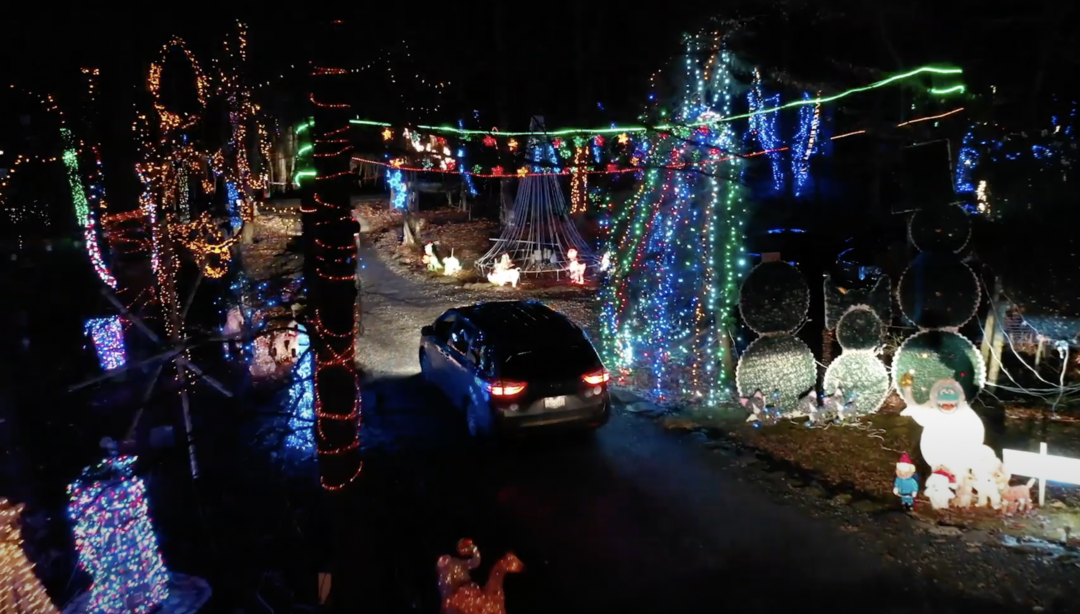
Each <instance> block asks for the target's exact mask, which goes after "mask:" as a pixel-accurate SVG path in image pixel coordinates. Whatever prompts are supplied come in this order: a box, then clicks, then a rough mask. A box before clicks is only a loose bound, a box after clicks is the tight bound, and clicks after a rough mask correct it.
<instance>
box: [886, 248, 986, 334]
mask: <svg viewBox="0 0 1080 614" xmlns="http://www.w3.org/2000/svg"><path fill="white" fill-rule="evenodd" d="M896 294H897V298H898V299H899V302H900V310H901V311H902V312H903V314H904V317H905V318H906V319H907V320H908V321H909V322H911V323H912V324H914V325H916V326H918V327H919V328H921V329H933V328H948V329H957V328H960V327H961V326H963V325H964V324H966V323H967V322H968V320H970V319H971V318H972V317H974V316H975V312H976V311H977V310H978V309H979V297H980V296H981V291H980V286H979V279H978V278H977V277H976V276H975V272H974V271H972V270H971V267H969V266H968V265H966V264H964V263H963V262H961V260H960V259H959V258H958V257H956V256H955V255H953V254H947V253H942V252H922V253H921V254H919V255H918V256H916V257H915V260H913V261H912V262H911V264H910V265H909V266H908V268H907V270H905V271H904V274H903V275H902V276H901V277H900V284H899V285H898V286H897V289H896Z"/></svg>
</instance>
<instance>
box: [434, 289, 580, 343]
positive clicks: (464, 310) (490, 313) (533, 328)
mask: <svg viewBox="0 0 1080 614" xmlns="http://www.w3.org/2000/svg"><path fill="white" fill-rule="evenodd" d="M454 311H456V312H458V313H460V314H461V315H463V316H465V317H466V318H467V319H468V320H469V321H470V322H472V323H473V324H474V325H475V326H476V327H477V328H479V329H480V331H481V332H482V333H483V334H484V336H485V337H488V338H489V340H490V341H493V342H494V343H495V344H496V345H501V346H508V345H521V344H527V343H534V342H536V341H540V340H543V341H545V342H551V341H554V342H560V341H563V340H568V341H569V340H578V339H582V338H583V334H582V330H581V329H580V328H579V327H578V326H577V325H576V324H574V323H573V322H571V321H570V318H567V317H566V316H565V315H563V314H561V313H559V312H558V311H555V310H554V309H552V308H550V307H548V306H547V305H545V304H543V303H541V302H540V301H532V300H529V301H489V302H484V303H477V304H475V305H470V306H468V307H459V308H458V309H455V310H454Z"/></svg>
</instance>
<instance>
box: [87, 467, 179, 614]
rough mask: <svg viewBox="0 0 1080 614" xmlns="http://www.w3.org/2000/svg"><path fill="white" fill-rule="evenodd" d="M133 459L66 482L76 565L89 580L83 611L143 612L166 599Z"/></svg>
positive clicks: (90, 470)
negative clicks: (90, 583) (88, 576)
mask: <svg viewBox="0 0 1080 614" xmlns="http://www.w3.org/2000/svg"><path fill="white" fill-rule="evenodd" d="M135 460H136V457H134V456H117V457H112V458H107V459H105V460H103V461H102V462H100V463H98V464H97V465H94V466H92V467H87V468H86V469H84V470H83V473H82V475H81V476H80V477H79V479H78V480H77V481H75V482H74V483H73V484H71V485H70V486H68V497H69V498H70V500H71V503H70V505H69V506H68V513H69V515H70V517H71V519H72V520H73V521H74V522H75V548H76V549H77V550H78V552H79V567H80V568H82V569H83V570H84V571H86V572H88V573H89V574H90V576H91V577H92V578H93V585H92V586H91V587H90V599H89V602H88V603H87V606H86V610H85V611H86V612H87V613H88V614H147V613H148V612H151V611H153V610H154V609H155V608H156V607H158V606H159V605H160V604H161V603H162V602H164V601H165V600H166V599H167V598H168V597H169V588H168V585H169V571H168V570H167V569H166V568H165V563H164V561H162V559H161V553H160V552H159V551H158V543H157V536H156V535H155V534H154V527H153V525H152V524H151V521H150V514H149V510H148V509H147V505H146V484H145V483H144V482H143V481H142V479H140V478H139V477H137V476H135V474H134V472H133V465H134V464H135Z"/></svg>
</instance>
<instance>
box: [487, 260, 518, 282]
mask: <svg viewBox="0 0 1080 614" xmlns="http://www.w3.org/2000/svg"><path fill="white" fill-rule="evenodd" d="M487 277H488V281H490V282H491V283H493V284H495V285H496V286H505V285H506V284H510V285H511V286H513V287H515V288H516V287H517V285H518V280H519V279H520V278H521V270H520V269H516V268H514V263H513V262H512V261H511V260H510V254H503V255H502V257H501V258H499V261H498V262H496V263H495V268H493V269H492V270H491V272H490V273H488V276H487Z"/></svg>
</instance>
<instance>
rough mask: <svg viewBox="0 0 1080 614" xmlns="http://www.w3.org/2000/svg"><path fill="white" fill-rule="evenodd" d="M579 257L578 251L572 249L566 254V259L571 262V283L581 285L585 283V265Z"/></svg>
mask: <svg viewBox="0 0 1080 614" xmlns="http://www.w3.org/2000/svg"><path fill="white" fill-rule="evenodd" d="M577 256H578V251H577V250H576V249H574V248H572V247H571V248H570V250H569V251H567V252H566V258H567V259H568V260H570V264H569V266H568V268H569V269H570V283H572V284H578V285H581V284H584V283H585V263H584V262H581V261H579V260H578V259H577Z"/></svg>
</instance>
